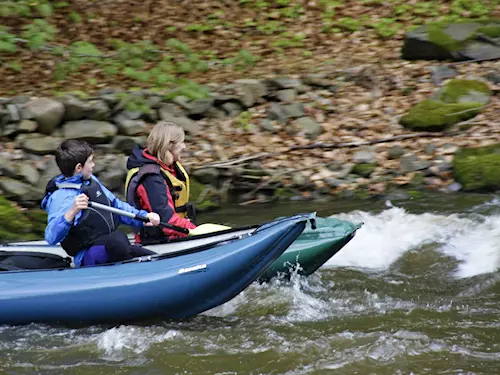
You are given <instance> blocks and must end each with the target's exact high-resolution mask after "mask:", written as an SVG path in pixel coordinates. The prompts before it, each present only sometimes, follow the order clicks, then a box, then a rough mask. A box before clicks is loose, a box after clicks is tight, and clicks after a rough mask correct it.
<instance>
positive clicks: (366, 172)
mask: <svg viewBox="0 0 500 375" xmlns="http://www.w3.org/2000/svg"><path fill="white" fill-rule="evenodd" d="M376 167H377V164H375V163H360V164H356V165H355V166H354V168H353V169H352V173H354V174H357V175H358V176H361V177H370V175H371V174H372V173H373V171H374V170H375V168H376Z"/></svg>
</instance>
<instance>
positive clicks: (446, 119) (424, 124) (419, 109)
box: [399, 100, 482, 131]
mask: <svg viewBox="0 0 500 375" xmlns="http://www.w3.org/2000/svg"><path fill="white" fill-rule="evenodd" d="M481 106H482V104H481V103H443V102H441V101H437V100H424V101H423V102H420V103H418V104H416V105H415V106H414V107H413V108H412V109H410V111H409V112H408V113H407V114H406V115H404V116H403V117H401V119H400V120H399V123H400V124H401V125H403V126H404V127H406V128H408V129H414V130H427V131H443V130H445V129H446V128H448V127H449V126H451V125H454V124H456V123H458V122H460V121H464V120H467V119H470V118H472V117H474V116H476V115H477V114H478V113H479V109H477V110H474V108H479V107H481ZM464 111H467V112H464Z"/></svg>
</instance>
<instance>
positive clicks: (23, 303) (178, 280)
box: [0, 214, 315, 324]
mask: <svg viewBox="0 0 500 375" xmlns="http://www.w3.org/2000/svg"><path fill="white" fill-rule="evenodd" d="M314 218H315V214H301V215H295V216H291V217H286V218H281V219H277V220H274V221H272V222H269V223H266V224H262V225H259V226H256V227H254V228H247V229H245V230H237V229H236V230H231V231H229V232H230V233H225V234H224V235H225V236H224V237H223V238H221V239H220V240H219V241H207V238H199V239H197V241H198V245H197V246H193V247H189V248H186V247H182V246H181V249H179V250H174V249H170V250H171V251H167V252H165V253H163V254H159V255H154V256H148V257H141V258H136V259H133V260H129V261H125V262H120V263H116V264H110V265H102V266H94V267H81V268H61V269H44V270H11V271H4V272H0V306H1V308H0V324H27V323H31V322H41V323H62V324H68V323H69V324H75V323H78V324H79V323H84V324H96V323H113V324H119V323H126V322H134V321H141V320H145V319H154V318H161V319H169V318H170V319H178V318H185V317H190V316H193V315H196V314H199V313H201V312H203V311H206V310H209V309H211V308H213V307H215V306H218V305H220V304H223V303H225V302H226V301H228V300H230V299H232V298H233V297H235V296H236V295H238V294H239V293H240V292H241V291H243V290H244V289H245V288H246V287H247V286H248V285H249V284H250V283H252V282H253V281H254V280H256V279H257V278H258V277H259V276H260V275H261V274H262V273H263V272H264V270H265V269H266V268H267V267H269V266H270V265H271V263H272V262H273V261H275V260H276V259H277V258H278V257H279V256H280V255H281V254H282V253H283V252H284V251H285V250H286V249H287V248H288V247H289V246H290V244H291V243H292V242H293V241H294V240H295V239H296V238H297V237H298V236H299V235H300V234H301V233H302V231H303V230H304V228H305V226H306V222H307V221H309V220H314ZM29 247H30V245H15V246H12V245H10V246H3V247H0V250H1V251H2V252H11V253H14V252H17V253H19V252H23V251H24V250H30V249H29ZM49 247H50V246H46V247H45V248H49ZM38 249H40V251H43V249H44V247H43V246H39V245H38ZM31 250H32V249H31ZM32 253H33V251H32ZM4 254H5V253H4ZM34 254H36V253H34Z"/></svg>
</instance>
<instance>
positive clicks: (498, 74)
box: [484, 70, 500, 85]
mask: <svg viewBox="0 0 500 375" xmlns="http://www.w3.org/2000/svg"><path fill="white" fill-rule="evenodd" d="M484 78H485V79H486V80H487V81H489V82H491V83H493V84H494V85H498V84H500V70H492V71H490V72H488V73H487V74H486V75H485V76H484Z"/></svg>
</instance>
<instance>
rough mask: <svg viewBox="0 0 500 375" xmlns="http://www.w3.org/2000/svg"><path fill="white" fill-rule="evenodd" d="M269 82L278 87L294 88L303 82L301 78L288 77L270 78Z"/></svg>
mask: <svg viewBox="0 0 500 375" xmlns="http://www.w3.org/2000/svg"><path fill="white" fill-rule="evenodd" d="M267 83H268V84H269V85H271V86H273V87H275V88H277V89H293V88H294V87H297V86H300V85H301V84H302V82H301V81H300V80H298V79H295V78H288V77H279V78H273V79H270V80H268V81H267Z"/></svg>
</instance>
